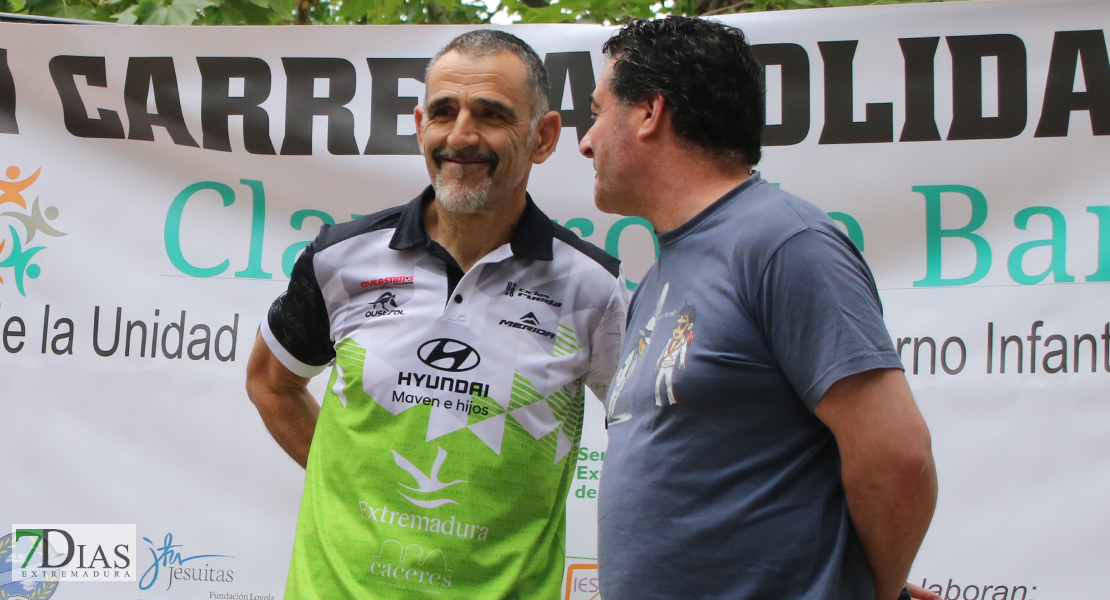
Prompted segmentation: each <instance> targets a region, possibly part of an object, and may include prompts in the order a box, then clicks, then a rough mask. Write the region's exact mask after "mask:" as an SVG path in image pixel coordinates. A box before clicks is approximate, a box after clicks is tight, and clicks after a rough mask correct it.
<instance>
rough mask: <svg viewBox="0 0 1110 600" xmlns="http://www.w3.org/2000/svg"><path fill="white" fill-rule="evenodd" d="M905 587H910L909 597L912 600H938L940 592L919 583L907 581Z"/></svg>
mask: <svg viewBox="0 0 1110 600" xmlns="http://www.w3.org/2000/svg"><path fill="white" fill-rule="evenodd" d="M906 587H908V588H910V597H911V598H913V600H940V594H938V593H936V592H934V591H933V590H927V589H925V588H923V587H921V586H920V585H914V584H912V583H907V584H906Z"/></svg>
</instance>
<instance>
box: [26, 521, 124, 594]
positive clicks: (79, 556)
mask: <svg viewBox="0 0 1110 600" xmlns="http://www.w3.org/2000/svg"><path fill="white" fill-rule="evenodd" d="M12 543H13V547H12V552H11V556H10V560H11V561H12V581H32V582H33V581H48V582H49V581H59V580H68V581H75V582H82V583H84V582H105V581H107V582H117V583H118V582H121V581H135V526H134V525H13V526H12Z"/></svg>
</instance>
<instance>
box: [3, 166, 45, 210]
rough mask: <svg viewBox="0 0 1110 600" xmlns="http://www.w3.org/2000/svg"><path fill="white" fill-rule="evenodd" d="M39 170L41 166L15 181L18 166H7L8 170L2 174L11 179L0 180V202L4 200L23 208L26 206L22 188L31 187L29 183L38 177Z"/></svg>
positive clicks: (17, 174) (17, 176) (40, 170)
mask: <svg viewBox="0 0 1110 600" xmlns="http://www.w3.org/2000/svg"><path fill="white" fill-rule="evenodd" d="M41 172H42V167H39V169H38V170H37V171H35V174H34V175H31V176H30V177H28V178H27V179H24V180H23V181H16V179H18V178H19V167H17V166H15V165H12V166H10V167H8V170H7V171H5V172H4V175H6V176H7V178H8V179H11V181H3V180H0V204H4V203H5V202H12V203H14V204H18V205H19V206H21V207H23V208H27V202H25V201H24V200H23V196H22V192H23V190H25V189H27V188H29V187H31V184H32V183H34V182H35V180H36V179H38V178H39V173H41Z"/></svg>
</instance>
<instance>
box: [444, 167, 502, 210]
mask: <svg viewBox="0 0 1110 600" xmlns="http://www.w3.org/2000/svg"><path fill="white" fill-rule="evenodd" d="M492 185H493V180H492V179H489V178H488V177H487V178H486V180H485V181H483V182H482V184H481V185H479V186H478V187H477V188H474V189H468V188H466V187H463V184H462V182H461V181H458V180H452V179H451V178H449V177H447V176H445V175H444V174H443V171H440V172H438V173H436V178H435V181H434V182H432V188H433V189H434V190H435V191H436V200H438V201H439V204H440V205H441V206H443V208H445V209H447V210H449V211H451V212H453V213H456V214H462V215H470V214H474V213H478V212H482V211H484V210H486V208H488V206H489V190H490V187H491V186H492Z"/></svg>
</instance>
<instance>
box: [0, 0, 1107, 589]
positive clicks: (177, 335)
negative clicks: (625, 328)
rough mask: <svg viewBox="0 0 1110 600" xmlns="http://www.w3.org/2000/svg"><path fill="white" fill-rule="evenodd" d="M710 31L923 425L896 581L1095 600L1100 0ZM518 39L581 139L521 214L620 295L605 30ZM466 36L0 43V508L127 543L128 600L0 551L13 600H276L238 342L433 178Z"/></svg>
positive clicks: (1101, 188)
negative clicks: (598, 255)
mask: <svg viewBox="0 0 1110 600" xmlns="http://www.w3.org/2000/svg"><path fill="white" fill-rule="evenodd" d="M723 20H725V21H726V22H728V23H731V24H735V25H737V26H740V27H741V28H743V29H744V30H745V32H746V33H747V34H748V35H749V37H750V39H751V40H752V42H753V43H754V44H756V45H757V51H758V52H759V56H760V57H761V58H762V59H763V60H764V61H765V62H766V63H767V64H768V69H767V75H768V77H767V81H768V91H767V94H768V115H767V117H768V124H769V126H768V128H767V133H766V139H765V143H766V145H767V148H766V152H765V159H764V161H763V163H762V164H761V165H760V170H761V172H762V174H763V176H764V178H766V179H768V180H769V181H772V182H776V183H778V184H780V185H781V186H782V187H783V188H784V189H787V190H789V191H791V192H793V193H795V194H797V195H799V196H801V197H803V198H806V199H808V200H810V201H812V202H814V203H815V204H817V205H818V206H820V207H821V208H823V209H824V210H826V211H828V212H829V213H830V214H831V215H832V216H833V218H835V219H837V220H838V221H839V222H841V223H842V224H843V225H844V226H845V228H846V230H847V231H848V232H849V234H850V235H851V236H852V237H853V239H854V240H855V241H856V242H857V244H858V245H860V246H861V247H862V249H863V251H864V252H863V253H864V256H865V257H866V258H867V260H868V261H869V263H870V265H871V268H872V270H873V271H874V273H875V276H876V280H877V281H878V285H879V288H880V293H881V295H882V299H883V302H884V307H885V310H886V318H887V324H888V326H889V328H890V332H891V335H892V337H893V338H894V340H895V343H896V347H897V348H898V349H899V351H900V352H901V356H902V360H903V362H904V364H905V365H906V368H907V374H908V376H909V379H910V383H911V385H912V387H913V390H914V392H915V394H916V397H917V399H918V402H919V404H920V406H921V408H922V411H923V412H924V414H925V417H926V419H927V421H928V423H929V425H930V428H931V431H932V433H933V447H934V454H935V456H936V460H937V470H938V472H939V477H940V500H939V504H938V507H937V512H936V516H935V518H934V521H933V526H932V528H931V530H930V532H929V535H928V537H927V538H926V540H925V544H924V546H923V548H922V550H921V553H920V555H919V557H918V560H917V563H916V564H915V566H914V570H913V572H912V577H911V578H912V580H913V581H914V582H915V583H921V584H924V585H926V586H927V587H931V588H932V589H934V590H937V591H938V592H939V593H940V594H941V595H943V596H945V597H946V598H947V600H956V599H957V598H961V599H962V600H988V599H989V600H1027V599H1028V600H1051V599H1065V598H1078V597H1084V596H1095V595H1097V594H1100V593H1101V592H1102V591H1103V590H1105V589H1106V587H1107V584H1110V575H1108V573H1110V570H1108V569H1107V568H1106V565H1107V564H1110V519H1107V517H1106V515H1107V509H1106V507H1105V504H1106V498H1108V497H1110V437H1108V436H1107V435H1106V434H1105V431H1106V430H1107V428H1108V427H1110V402H1107V401H1106V396H1107V395H1106V392H1105V389H1106V385H1107V382H1108V381H1110V310H1108V309H1107V307H1106V306H1107V305H1106V301H1105V294H1106V293H1107V290H1110V287H1107V286H1108V285H1110V284H1108V282H1110V169H1108V168H1107V158H1108V157H1110V62H1108V60H1107V49H1106V35H1105V29H1106V28H1107V26H1108V25H1110V4H1107V3H1105V2H1097V1H1092V2H1053V3H1045V2H1022V1H998V2H966V3H964V2H961V3H951V4H928V5H902V6H875V7H866V8H845V9H821V10H807V11H788V12H774V13H760V14H748V15H740V16H729V17H725V18H724V19H723ZM508 29H509V30H510V31H512V32H513V33H515V34H517V35H519V36H520V37H522V38H523V39H524V40H526V41H527V42H529V43H530V44H532V45H533V46H534V47H535V49H536V50H537V52H538V53H539V54H540V56H541V57H544V58H545V61H546V63H547V65H548V68H549V70H550V71H551V75H552V79H553V89H554V92H555V93H554V94H553V102H554V107H555V108H559V109H561V110H562V111H563V121H564V124H565V125H567V127H566V128H565V129H564V130H563V139H562V143H561V144H560V146H559V148H558V150H557V151H556V153H555V154H554V156H553V157H552V158H551V159H550V160H549V161H548V162H547V163H545V164H544V165H542V166H540V167H538V168H537V169H535V170H534V171H533V175H532V182H531V185H530V186H529V187H530V190H531V191H532V194H533V197H534V198H535V200H536V201H537V203H538V204H539V205H540V206H541V208H542V209H543V210H544V211H545V212H546V213H547V214H548V215H549V216H550V217H552V218H553V219H555V220H557V221H558V222H559V223H561V224H564V225H567V226H568V227H571V228H572V229H574V230H575V231H576V232H578V233H580V234H581V235H582V236H583V237H584V238H585V239H587V240H590V241H592V242H593V243H595V244H597V245H598V246H600V247H602V248H605V249H606V250H608V251H609V252H611V253H613V254H616V255H618V256H619V257H620V258H621V259H622V260H623V261H624V264H625V268H626V271H627V272H628V275H629V279H630V281H632V282H635V281H637V280H639V278H640V277H641V276H642V275H643V273H644V271H645V270H646V269H647V267H648V266H649V265H650V263H651V261H652V260H653V259H654V252H655V249H654V245H653V240H652V236H651V233H650V231H649V228H648V227H645V222H643V221H641V220H639V219H628V218H620V217H616V216H613V215H604V214H601V213H599V212H598V211H597V210H596V209H595V208H594V206H593V203H592V193H593V172H592V167H591V164H590V162H589V161H588V160H586V159H585V158H583V157H582V156H580V155H579V154H578V151H577V148H576V141H577V140H576V134H578V135H581V134H582V133H584V132H585V130H586V128H588V127H589V125H590V119H589V101H588V94H589V93H590V92H591V91H592V88H593V85H594V78H595V77H596V76H597V74H598V73H599V72H600V70H601V66H602V64H603V60H604V58H603V56H602V55H601V54H600V47H601V44H602V42H604V40H605V39H606V38H607V37H608V36H609V35H610V33H611V30H610V29H605V28H600V27H594V26H584V25H583V26H569V25H551V26H539V25H536V26H513V27H509V28H508ZM462 31H464V28H462V27H454V26H442V27H441V26H420V27H384V26H383V27H316V28H309V27H303V28H301V27H285V28H275V27H234V28H233V27H227V28H215V27H213V28H201V27H195V28H175V27H125V26H99V25H31V24H11V23H0V244H2V245H0V278H2V283H0V398H2V399H0V409H2V410H0V415H2V423H3V425H4V430H5V433H6V439H7V444H6V445H5V449H6V452H5V456H4V458H5V460H4V461H3V462H2V463H0V491H2V497H3V500H2V501H0V521H3V522H6V523H8V524H9V525H11V524H16V523H77V524H98V523H135V524H137V535H138V538H137V541H136V543H137V548H136V549H135V556H136V562H137V568H136V569H135V573H134V574H135V575H136V581H134V582H127V583H104V584H101V585H95V586H92V585H85V584H83V583H82V582H80V581H78V580H61V581H57V582H54V583H53V584H50V582H35V581H22V582H20V581H13V579H12V577H11V575H12V574H11V568H12V565H13V564H14V561H15V560H16V557H15V556H14V554H15V553H14V547H13V546H12V540H11V538H10V537H9V538H7V539H2V540H0V598H20V597H24V598H34V599H35V600H45V599H46V598H56V599H58V600H65V599H69V598H74V599H81V600H84V599H97V598H106V599H108V598H110V599H113V600H118V599H120V598H136V599H139V598H144V599H149V598H164V599H174V598H180V599H185V598H190V599H191V598H196V599H201V598H236V599H238V598H243V599H248V600H253V599H256V598H258V599H272V598H280V597H281V596H282V592H283V589H284V583H285V575H286V571H287V568H288V562H289V557H290V554H291V549H292V540H293V531H294V526H295V521H296V514H297V512H296V511H297V507H298V504H299V501H300V495H301V488H302V484H303V472H302V471H301V469H300V467H298V466H297V465H295V464H294V463H293V462H292V461H291V460H289V459H288V458H287V457H286V456H285V454H284V453H283V452H282V451H281V450H280V449H279V448H278V447H277V445H276V444H275V443H274V442H273V441H272V440H271V438H270V436H269V434H268V433H267V432H266V429H265V428H264V427H263V425H262V423H261V420H260V419H259V417H258V415H257V413H256V412H255V410H254V407H253V406H252V405H251V403H250V402H249V400H248V399H247V397H246V394H245V392H244V391H243V380H244V366H245V362H246V359H247V357H248V356H249V354H250V350H251V346H252V344H253V341H254V333H255V330H256V327H257V325H258V323H259V322H260V320H261V319H262V317H263V315H264V313H265V311H266V309H267V308H268V306H269V304H270V302H271V301H272V300H273V299H274V298H275V297H276V296H277V295H278V294H279V293H281V291H282V290H283V289H284V287H285V285H286V283H287V275H286V273H288V271H289V268H290V266H291V264H292V260H293V258H295V256H296V255H297V253H298V252H299V251H300V249H301V248H303V246H304V244H305V243H306V242H307V241H308V240H311V239H312V238H313V237H314V236H315V233H316V230H317V229H318V227H319V225H320V224H321V223H322V222H342V221H346V220H349V219H351V218H352V217H353V216H356V215H364V214H368V213H371V212H374V211H377V210H380V209H383V208H386V207H389V206H393V205H397V204H400V203H403V202H405V201H407V200H409V199H411V198H413V197H414V196H416V195H417V194H418V193H419V192H420V190H421V189H422V188H423V187H424V186H425V185H426V184H427V179H428V178H427V173H426V171H425V168H424V163H423V161H422V159H421V158H420V157H419V156H417V155H416V142H415V139H414V137H413V135H412V134H413V132H414V126H413V123H412V117H411V114H412V109H413V107H414V106H415V105H416V103H417V102H418V98H420V97H421V96H422V93H423V84H422V83H421V82H420V79H421V78H422V74H423V68H424V63H425V61H426V60H427V58H428V57H430V56H431V55H432V54H434V53H435V51H436V50H437V49H438V48H439V47H441V46H442V45H443V44H444V43H446V42H447V41H448V40H449V39H451V38H452V37H454V36H455V35H457V34H459V33H461V32H462ZM814 343H820V340H814ZM323 386H324V382H323V381H322V380H320V381H314V382H313V388H312V389H313V390H314V391H315V392H316V395H317V397H320V396H321V395H322V394H321V393H320V392H322V389H323ZM601 413H602V411H601V408H600V405H599V404H598V403H596V402H593V401H590V403H589V404H588V410H587V412H586V421H587V422H586V424H585V428H584V431H585V433H584V434H583V440H582V443H581V449H580V451H579V453H578V459H579V462H578V465H579V466H578V468H577V471H576V479H575V482H574V485H573V486H572V488H571V494H570V497H569V498H568V500H567V502H568V506H569V510H570V515H569V522H568V543H567V555H568V557H567V572H568V575H567V581H566V587H565V596H566V598H576V599H577V598H581V599H587V598H593V597H595V595H596V593H597V588H596V584H597V580H596V577H597V575H596V567H595V557H596V543H595V525H594V521H595V516H596V511H595V502H596V500H595V498H596V490H597V482H598V479H597V478H598V476H599V473H600V470H601V466H602V464H603V460H604V451H605V446H606V439H605V432H604V429H603V426H602V415H601ZM23 558H25V557H21V558H19V560H20V562H22V559H23Z"/></svg>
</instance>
